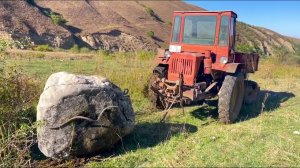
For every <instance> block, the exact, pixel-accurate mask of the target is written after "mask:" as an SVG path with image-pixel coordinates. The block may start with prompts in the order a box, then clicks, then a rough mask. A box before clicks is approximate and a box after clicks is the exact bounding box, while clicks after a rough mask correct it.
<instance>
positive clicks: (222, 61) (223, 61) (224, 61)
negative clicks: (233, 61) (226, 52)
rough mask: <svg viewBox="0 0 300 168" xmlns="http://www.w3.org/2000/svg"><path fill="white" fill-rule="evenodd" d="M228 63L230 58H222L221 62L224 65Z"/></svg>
mask: <svg viewBox="0 0 300 168" xmlns="http://www.w3.org/2000/svg"><path fill="white" fill-rule="evenodd" d="M227 61H228V58H227V57H221V58H220V62H221V63H222V64H226V63H227Z"/></svg>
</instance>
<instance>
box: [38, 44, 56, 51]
mask: <svg viewBox="0 0 300 168" xmlns="http://www.w3.org/2000/svg"><path fill="white" fill-rule="evenodd" d="M34 50H36V51H53V48H52V47H50V46H49V45H48V44H47V45H38V46H36V47H35V48H34Z"/></svg>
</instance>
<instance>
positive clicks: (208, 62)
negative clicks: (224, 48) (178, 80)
mask: <svg viewBox="0 0 300 168" xmlns="http://www.w3.org/2000/svg"><path fill="white" fill-rule="evenodd" d="M211 68H212V59H211V51H210V50H206V51H205V53H204V74H211Z"/></svg>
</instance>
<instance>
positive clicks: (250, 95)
mask: <svg viewBox="0 0 300 168" xmlns="http://www.w3.org/2000/svg"><path fill="white" fill-rule="evenodd" d="M259 92H260V88H259V86H258V84H257V83H256V82H254V81H251V80H245V97H244V100H245V104H247V105H250V104H254V103H255V102H257V100H258V96H259Z"/></svg>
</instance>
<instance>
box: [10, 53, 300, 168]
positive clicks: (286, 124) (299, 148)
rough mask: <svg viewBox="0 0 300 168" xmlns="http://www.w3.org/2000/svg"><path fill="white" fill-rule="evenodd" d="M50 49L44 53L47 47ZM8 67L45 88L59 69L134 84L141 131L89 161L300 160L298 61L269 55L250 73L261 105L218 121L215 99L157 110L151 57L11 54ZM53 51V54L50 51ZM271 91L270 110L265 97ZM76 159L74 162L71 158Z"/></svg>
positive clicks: (142, 163)
mask: <svg viewBox="0 0 300 168" xmlns="http://www.w3.org/2000/svg"><path fill="white" fill-rule="evenodd" d="M43 54H44V53H43ZM10 55H11V57H9V58H8V59H7V65H13V66H16V65H17V66H20V67H21V68H22V69H23V72H24V73H25V74H27V75H30V76H34V77H35V78H37V79H38V80H39V81H40V88H39V89H40V91H41V90H42V87H43V85H44V84H45V81H46V79H47V77H48V76H49V75H50V74H51V73H54V72H58V71H67V72H72V73H76V74H87V75H103V76H106V77H107V78H109V79H110V80H111V81H113V82H114V83H116V84H117V85H119V86H120V87H121V88H122V89H125V88H128V89H129V90H130V96H131V99H132V102H133V106H134V110H135V112H136V120H137V122H136V128H135V131H134V132H133V133H132V134H131V135H129V136H127V137H125V138H123V139H122V141H121V142H120V143H119V144H117V145H116V147H115V148H114V149H113V150H112V151H108V152H106V153H104V154H99V156H96V157H93V158H90V159H89V161H88V162H86V163H85V164H86V166H87V167H119V166H122V167H123V166H130V167H184V166H222V167H223V166H225V167H231V166H243V167H244V166H253V167H256V166H276V167H283V166H285V167H290V166H299V165H300V135H297V134H294V131H300V104H299V102H300V97H299V96H300V67H299V65H290V66H289V65H283V64H279V63H276V61H274V60H272V59H263V60H262V61H261V64H260V70H259V71H258V72H257V73H256V74H254V75H250V79H252V80H255V81H257V82H258V83H259V84H260V87H261V90H262V91H261V94H260V98H259V100H258V102H257V104H255V105H252V106H244V107H243V109H242V112H241V115H240V117H239V121H238V122H236V123H234V124H231V125H223V124H220V123H218V121H217V109H216V107H215V105H216V103H217V101H216V99H212V100H208V101H207V102H206V103H205V104H204V105H201V106H189V107H185V108H184V109H185V113H183V112H182V109H180V108H174V109H172V110H171V111H170V113H169V116H168V118H167V121H166V122H165V123H160V122H159V121H160V118H161V117H162V113H161V112H158V111H153V109H151V108H150V107H151V106H150V103H149V101H148V99H147V93H146V90H147V83H148V78H149V76H150V74H151V70H152V67H153V66H154V63H153V55H152V54H150V53H146V52H139V53H137V54H132V53H131V54H130V53H118V54H115V55H105V54H103V53H87V54H72V53H66V52H53V53H46V54H45V55H41V54H39V53H37V52H30V53H28V52H25V53H22V52H17V51H13V52H11V53H10ZM48 55H51V56H48ZM266 94H268V99H267V101H266V103H265V105H266V107H265V111H264V112H263V113H260V109H261V101H262V99H263V97H264V96H265V95H266ZM69 164H71V165H72V164H73V162H72V163H71V162H69Z"/></svg>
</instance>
